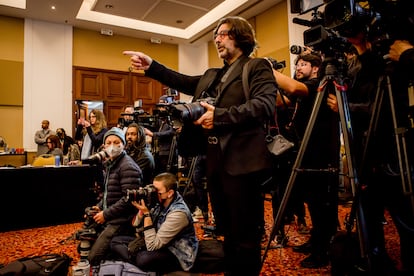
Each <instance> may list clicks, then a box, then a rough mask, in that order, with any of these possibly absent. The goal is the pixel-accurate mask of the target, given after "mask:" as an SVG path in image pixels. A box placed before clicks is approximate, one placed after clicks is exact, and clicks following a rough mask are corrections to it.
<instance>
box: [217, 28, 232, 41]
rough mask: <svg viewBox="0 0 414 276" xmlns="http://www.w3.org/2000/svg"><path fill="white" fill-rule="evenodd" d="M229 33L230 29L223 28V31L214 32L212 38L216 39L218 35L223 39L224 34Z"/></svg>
mask: <svg viewBox="0 0 414 276" xmlns="http://www.w3.org/2000/svg"><path fill="white" fill-rule="evenodd" d="M229 33H230V31H229V30H224V31H221V32H219V33H215V34H214V36H213V38H214V39H216V38H217V37H220V39H223V38H225V37H226V36H228V35H229Z"/></svg>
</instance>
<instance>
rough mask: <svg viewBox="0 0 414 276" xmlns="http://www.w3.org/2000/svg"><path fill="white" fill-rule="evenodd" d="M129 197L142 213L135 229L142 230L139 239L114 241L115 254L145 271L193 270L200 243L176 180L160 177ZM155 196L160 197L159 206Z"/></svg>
mask: <svg viewBox="0 0 414 276" xmlns="http://www.w3.org/2000/svg"><path fill="white" fill-rule="evenodd" d="M128 194H129V201H130V202H131V203H132V205H133V206H135V208H137V209H138V213H137V214H136V217H135V218H134V220H133V225H134V226H135V227H140V228H138V229H139V231H138V232H137V236H136V237H133V236H117V237H114V238H113V239H112V242H111V248H112V250H113V251H114V252H115V253H117V254H118V255H119V256H120V257H121V258H122V259H123V260H124V261H127V262H131V263H133V264H135V265H136V266H138V267H139V268H141V269H143V270H145V271H157V272H171V271H179V270H184V271H188V270H190V269H191V267H192V266H193V265H194V261H195V258H196V255H197V251H198V239H197V237H196V234H195V229H194V225H193V219H192V216H191V212H190V209H189V208H188V206H187V204H186V203H185V201H184V199H183V197H182V196H181V195H180V193H179V192H178V181H177V178H176V176H175V175H173V174H171V173H161V174H158V175H157V176H156V177H155V178H154V183H153V185H147V186H146V187H144V188H142V189H140V190H137V191H129V192H128ZM153 194H155V195H156V196H157V202H156V204H155V206H152V205H154V204H153V202H152V201H153ZM151 207H153V208H151Z"/></svg>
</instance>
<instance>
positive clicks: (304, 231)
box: [297, 223, 310, 235]
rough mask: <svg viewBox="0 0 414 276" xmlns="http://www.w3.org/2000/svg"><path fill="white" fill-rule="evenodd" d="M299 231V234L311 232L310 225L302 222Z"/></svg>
mask: <svg viewBox="0 0 414 276" xmlns="http://www.w3.org/2000/svg"><path fill="white" fill-rule="evenodd" d="M297 232H298V233H299V234H302V235H305V234H309V233H310V229H309V227H307V226H306V224H303V223H301V224H299V226H298V230H297Z"/></svg>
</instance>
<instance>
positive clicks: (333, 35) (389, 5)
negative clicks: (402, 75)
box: [291, 0, 414, 56]
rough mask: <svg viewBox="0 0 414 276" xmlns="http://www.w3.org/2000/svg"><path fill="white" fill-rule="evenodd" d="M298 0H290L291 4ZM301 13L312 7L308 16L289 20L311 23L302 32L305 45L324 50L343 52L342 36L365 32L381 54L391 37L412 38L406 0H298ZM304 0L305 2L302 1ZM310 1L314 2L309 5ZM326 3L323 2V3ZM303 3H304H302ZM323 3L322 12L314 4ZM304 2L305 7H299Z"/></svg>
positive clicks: (352, 35) (343, 42)
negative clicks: (311, 16) (310, 16)
mask: <svg viewBox="0 0 414 276" xmlns="http://www.w3.org/2000/svg"><path fill="white" fill-rule="evenodd" d="M297 2H298V1H295V0H291V5H292V6H295V4H296V3H297ZM299 2H300V3H301V5H300V6H301V8H302V10H299V11H297V12H300V13H301V14H304V13H307V12H309V11H313V18H312V20H310V21H308V20H304V19H300V18H294V20H293V22H294V23H297V24H300V25H303V26H308V27H311V28H310V29H308V30H306V31H305V32H304V33H303V40H304V44H305V46H309V47H313V49H314V50H320V51H322V52H324V53H325V54H326V53H328V55H333V53H336V52H342V53H343V52H344V50H345V49H347V48H348V45H349V43H347V42H346V39H345V38H346V37H355V36H357V35H358V33H360V32H363V33H364V34H366V37H367V39H368V41H369V42H370V43H371V45H372V48H373V50H374V52H376V53H378V54H379V55H381V56H383V55H384V54H385V53H387V52H388V49H389V46H390V45H391V43H392V41H393V40H395V39H406V40H410V39H413V37H414V35H413V33H412V31H411V30H412V28H413V25H414V18H413V17H414V16H413V14H412V13H410V11H411V10H412V9H411V8H410V7H411V6H410V2H411V1H410V0H394V1H389V0H368V1H366V0H365V1H362V0H332V1H322V0H319V1H313V2H309V1H305V0H302V1H299ZM305 2H306V3H305ZM312 3H314V5H313V6H312ZM324 3H326V4H324ZM305 4H306V5H305ZM323 4H324V6H325V8H324V12H323V13H320V12H318V8H319V7H320V6H321V5H323ZM305 6H306V10H303V7H305Z"/></svg>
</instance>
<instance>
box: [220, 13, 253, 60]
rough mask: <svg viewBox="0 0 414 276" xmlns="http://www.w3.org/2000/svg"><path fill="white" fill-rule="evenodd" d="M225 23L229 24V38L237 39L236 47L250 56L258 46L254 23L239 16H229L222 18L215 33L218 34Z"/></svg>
mask: <svg viewBox="0 0 414 276" xmlns="http://www.w3.org/2000/svg"><path fill="white" fill-rule="evenodd" d="M223 24H229V25H230V30H229V38H231V39H234V40H235V41H236V45H235V46H236V47H239V48H240V49H241V50H242V52H243V55H245V56H249V55H250V54H251V53H252V52H253V51H254V50H255V49H256V47H257V41H256V37H255V33H254V30H253V27H252V25H250V23H249V22H248V21H247V20H246V19H244V18H242V17H239V16H229V17H224V18H222V19H220V21H219V22H218V24H217V27H216V28H215V29H214V32H213V33H214V34H217V32H218V29H219V28H220V26H221V25H223Z"/></svg>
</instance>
